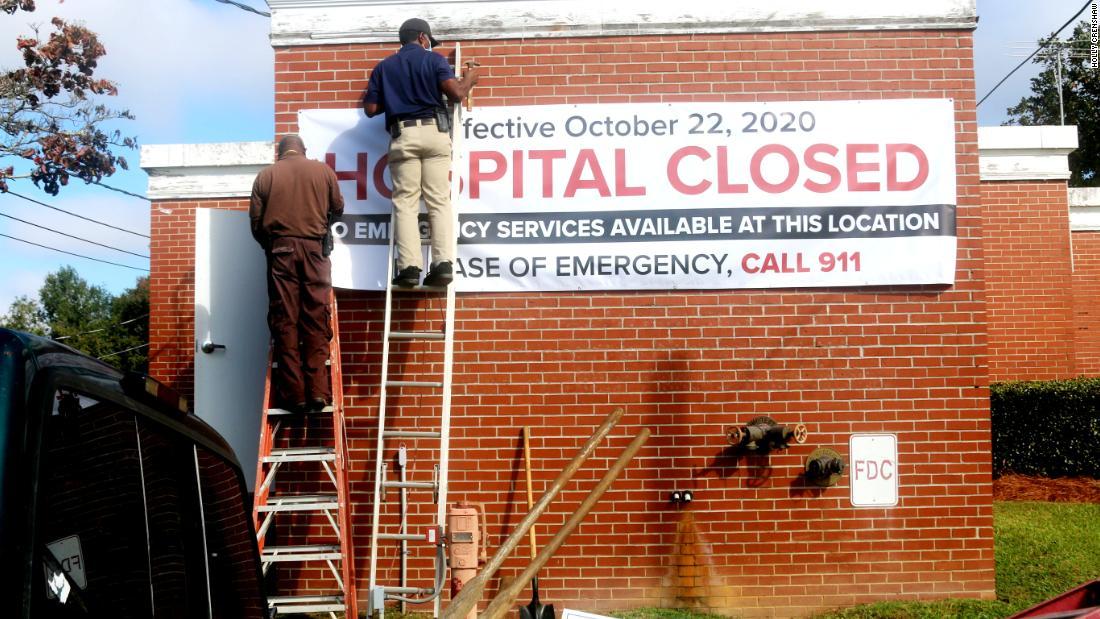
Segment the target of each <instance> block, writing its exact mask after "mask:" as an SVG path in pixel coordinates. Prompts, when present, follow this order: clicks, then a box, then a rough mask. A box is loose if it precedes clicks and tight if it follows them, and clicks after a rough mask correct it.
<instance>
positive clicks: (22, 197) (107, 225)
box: [5, 189, 149, 239]
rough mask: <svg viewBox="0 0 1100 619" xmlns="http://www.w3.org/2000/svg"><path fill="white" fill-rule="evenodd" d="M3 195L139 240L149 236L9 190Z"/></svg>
mask: <svg viewBox="0 0 1100 619" xmlns="http://www.w3.org/2000/svg"><path fill="white" fill-rule="evenodd" d="M5 193H8V194H10V195H13V196H15V197H16V198H21V199H23V200H26V201H27V202H33V203H35V204H37V205H39V206H44V207H46V208H48V209H53V210H55V211H58V212H61V213H65V214H66V215H71V216H73V217H76V218H78V219H83V220H84V221H90V222H92V223H94V224H99V225H101V226H106V227H108V228H112V229H114V230H118V231H119V232H125V233H127V234H132V235H134V236H140V237H141V238H143V239H147V238H149V235H148V234H142V233H140V232H134V231H133V230H127V229H126V228H119V227H118V226H113V225H111V224H109V223H106V222H103V221H99V220H98V219H92V218H91V217H85V216H83V215H77V214H76V213H73V212H72V211H66V210H65V209H63V208H58V207H56V206H50V205H49V204H46V203H45V202H39V201H38V200H35V199H34V198H28V197H27V196H24V195H21V194H18V193H15V192H14V191H12V190H10V189H9V190H8V191H7V192H5Z"/></svg>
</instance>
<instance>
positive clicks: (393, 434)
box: [382, 430, 443, 438]
mask: <svg viewBox="0 0 1100 619" xmlns="http://www.w3.org/2000/svg"><path fill="white" fill-rule="evenodd" d="M382 436H384V437H386V438H442V437H443V433H442V432H439V431H438V430H437V431H435V432H430V431H426V430H384V431H383V432H382Z"/></svg>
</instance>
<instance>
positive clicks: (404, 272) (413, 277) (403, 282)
mask: <svg viewBox="0 0 1100 619" xmlns="http://www.w3.org/2000/svg"><path fill="white" fill-rule="evenodd" d="M419 283H420V267H405V268H403V269H401V272H400V273H398V274H397V277H395V278H393V285H394V286H401V287H402V288H412V287H413V286H416V285H418V284H419Z"/></svg>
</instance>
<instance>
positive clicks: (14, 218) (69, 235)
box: [0, 213, 149, 260]
mask: <svg viewBox="0 0 1100 619" xmlns="http://www.w3.org/2000/svg"><path fill="white" fill-rule="evenodd" d="M0 217H7V218H8V219H12V220H15V221H18V222H19V223H21V224H27V225H28V226H34V227H35V228H40V229H42V230H48V231H50V232H53V233H54V234H60V235H61V236H67V237H69V238H70V239H76V240H78V241H84V242H85V243H91V244H92V245H98V246H100V247H104V248H107V249H113V250H115V251H120V252H122V253H124V254H130V255H131V256H137V257H138V258H145V259H146V260H148V259H149V256H145V255H142V254H138V253H135V252H132V251H129V250H126V249H119V248H118V247H114V246H113V245H105V244H103V243H99V242H97V241H92V240H90V239H86V238H84V237H80V236H76V235H75V234H69V233H68V232H62V231H60V230H54V229H53V228H50V227H47V226H42V225H39V224H36V223H34V222H30V221H27V220H26V219H19V218H18V217H12V216H11V215H8V214H7V213H0Z"/></svg>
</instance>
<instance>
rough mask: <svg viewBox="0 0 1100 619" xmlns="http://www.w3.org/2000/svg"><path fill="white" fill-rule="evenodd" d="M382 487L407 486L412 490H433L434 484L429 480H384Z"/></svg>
mask: <svg viewBox="0 0 1100 619" xmlns="http://www.w3.org/2000/svg"><path fill="white" fill-rule="evenodd" d="M382 487H383V488H409V489H412V490H435V488H436V484H435V483H434V482H430V481H384V482H382Z"/></svg>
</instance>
